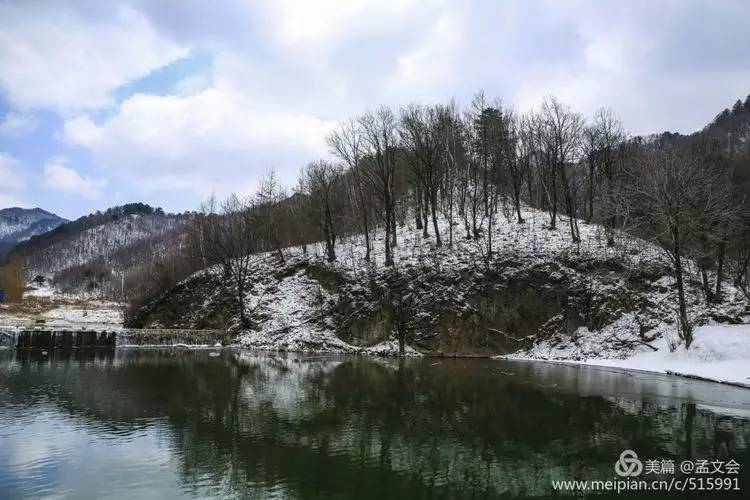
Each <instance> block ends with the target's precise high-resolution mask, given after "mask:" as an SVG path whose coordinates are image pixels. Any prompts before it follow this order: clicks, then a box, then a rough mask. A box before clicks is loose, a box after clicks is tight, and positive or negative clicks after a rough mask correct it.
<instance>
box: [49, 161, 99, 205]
mask: <svg viewBox="0 0 750 500" xmlns="http://www.w3.org/2000/svg"><path fill="white" fill-rule="evenodd" d="M42 175H43V183H44V186H45V187H47V188H49V189H53V190H55V191H62V192H65V193H70V194H77V195H80V196H83V197H84V198H88V199H97V198H99V197H100V196H101V195H102V190H103V188H104V187H105V186H106V185H107V181H106V180H105V179H94V178H92V177H85V176H82V175H81V174H79V173H78V172H77V171H76V170H75V169H73V168H70V167H68V166H67V165H66V164H65V159H63V158H55V159H53V160H51V161H49V162H47V163H46V164H45V165H44V171H43V174H42Z"/></svg>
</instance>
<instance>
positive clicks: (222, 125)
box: [64, 78, 332, 196]
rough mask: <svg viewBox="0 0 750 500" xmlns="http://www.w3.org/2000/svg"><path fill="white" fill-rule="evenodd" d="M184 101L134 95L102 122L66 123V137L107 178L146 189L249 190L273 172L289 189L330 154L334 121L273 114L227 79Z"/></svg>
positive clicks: (202, 193)
mask: <svg viewBox="0 0 750 500" xmlns="http://www.w3.org/2000/svg"><path fill="white" fill-rule="evenodd" d="M218 80H219V83H217V84H214V85H212V86H211V87H209V88H207V89H205V90H202V91H199V92H198V93H195V94H192V95H185V96H174V95H172V96H156V95H145V94H136V95H134V96H132V97H130V98H129V99H127V100H125V101H124V102H123V103H122V104H121V105H120V106H119V108H118V109H117V112H116V113H115V114H114V115H113V116H111V117H110V118H109V119H107V120H106V121H104V122H102V123H100V124H97V123H96V122H94V121H93V120H92V119H91V118H89V117H86V116H79V117H77V118H74V119H70V120H68V121H66V123H65V126H64V137H65V139H66V140H67V141H68V142H70V143H72V144H77V145H81V146H85V147H86V148H88V149H89V150H91V151H92V152H93V154H94V158H95V161H96V163H97V164H98V165H101V166H106V168H107V174H108V175H110V176H112V177H116V178H118V179H120V180H122V181H123V182H131V183H137V184H138V185H139V186H141V187H142V189H145V190H158V189H180V190H184V189H188V190H190V191H192V192H193V193H195V194H197V195H198V196H205V195H206V194H209V193H211V192H213V191H216V192H217V193H221V194H225V193H227V192H229V191H232V190H238V189H245V190H250V189H252V187H253V185H254V183H255V181H257V180H258V179H259V178H260V176H261V175H262V174H263V172H264V171H266V170H267V169H269V168H271V167H275V168H277V169H278V170H279V173H280V175H281V176H282V178H284V179H285V180H286V181H288V182H289V183H291V181H292V179H293V178H294V176H295V175H296V173H297V171H298V170H299V168H300V166H301V165H303V163H304V162H306V161H308V160H310V159H312V158H315V157H319V156H321V155H326V154H327V148H326V145H325V135H326V133H327V132H328V130H330V128H331V126H332V123H330V122H327V121H325V120H321V119H319V118H317V117H315V116H311V115H306V114H303V113H298V112H294V111H291V110H285V109H283V108H279V109H277V110H271V109H269V108H268V106H266V105H263V104H262V103H259V102H257V101H255V100H254V99H253V98H252V97H251V96H250V95H248V94H247V93H246V92H243V90H244V89H240V88H238V87H236V86H234V85H233V84H232V83H231V82H229V81H228V80H227V79H225V78H219V79H218Z"/></svg>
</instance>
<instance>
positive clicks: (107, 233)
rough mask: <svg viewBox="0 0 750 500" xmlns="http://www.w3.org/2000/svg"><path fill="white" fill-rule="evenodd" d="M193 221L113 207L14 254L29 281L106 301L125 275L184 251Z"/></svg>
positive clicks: (28, 243) (158, 212)
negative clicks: (187, 228)
mask: <svg viewBox="0 0 750 500" xmlns="http://www.w3.org/2000/svg"><path fill="white" fill-rule="evenodd" d="M188 219H189V216H188V215H181V214H165V213H164V212H162V211H161V210H160V209H153V208H152V207H149V206H148V205H143V204H131V205H125V206H122V207H114V208H111V209H109V210H107V211H106V212H103V213H101V212H100V213H96V214H91V215H89V216H85V217H81V218H80V219H77V220H76V221H73V222H70V223H67V224H63V225H61V226H59V227H57V228H56V229H55V230H53V231H50V232H48V233H45V234H43V235H40V236H37V237H33V238H31V239H29V240H28V241H26V242H24V243H22V244H21V245H19V246H17V247H16V249H15V250H14V254H16V255H19V256H21V257H22V258H23V268H24V273H25V275H26V277H27V279H29V280H31V279H32V278H33V277H35V276H37V275H41V276H44V277H45V278H48V279H50V280H52V281H53V283H54V284H55V286H56V289H57V290H59V291H65V292H67V293H74V294H75V293H84V292H89V293H91V294H93V295H95V296H99V297H101V296H103V295H106V293H104V292H106V291H107V290H106V289H112V290H115V289H116V290H117V292H120V291H121V286H122V279H123V278H122V276H123V275H125V277H126V278H127V276H128V275H129V274H132V273H135V272H137V271H138V270H140V269H141V268H143V266H147V265H149V264H151V263H153V262H154V259H155V258H156V257H159V256H165V255H168V254H169V253H170V252H173V251H175V250H177V249H179V247H180V242H181V241H182V234H183V229H184V227H185V222H186V221H187V220H188ZM113 298H115V297H113ZM116 298H119V297H116Z"/></svg>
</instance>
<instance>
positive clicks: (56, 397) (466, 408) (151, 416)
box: [0, 350, 750, 498]
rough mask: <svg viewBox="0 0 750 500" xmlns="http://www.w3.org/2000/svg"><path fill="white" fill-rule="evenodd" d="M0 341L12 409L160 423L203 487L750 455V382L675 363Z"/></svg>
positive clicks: (550, 473)
mask: <svg viewBox="0 0 750 500" xmlns="http://www.w3.org/2000/svg"><path fill="white" fill-rule="evenodd" d="M0 356H3V357H0V388H2V390H1V391H0V408H1V409H0V423H4V422H11V421H16V420H17V419H21V420H22V419H23V418H25V417H27V416H29V415H32V414H33V413H34V412H35V411H38V410H39V408H42V407H43V408H53V409H54V412H57V413H59V414H60V416H61V417H62V416H65V417H66V418H67V419H68V420H70V419H72V422H73V424H71V425H74V426H76V427H77V428H80V429H85V430H86V432H89V433H91V434H93V435H106V436H109V437H112V438H113V439H116V440H120V441H121V442H126V441H128V440H135V439H138V437H139V436H141V435H142V433H144V432H148V431H150V430H153V429H158V435H159V436H160V440H159V443H158V444H157V445H158V446H162V447H163V448H165V449H166V450H167V452H168V454H169V457H170V467H172V468H173V469H174V472H175V473H176V475H177V477H179V482H180V489H181V491H182V492H183V493H184V494H192V495H197V496H226V495H229V496H251V497H252V496H257V497H268V496H274V495H278V496H283V497H288V496H291V497H303V498H310V497H313V498H316V497H317V498H354V497H356V498H436V497H438V498H439V497H445V498H487V497H495V496H500V495H502V494H510V495H513V496H525V495H529V496H534V495H548V494H551V493H552V491H551V481H552V480H553V479H602V480H606V479H612V478H613V477H614V472H613V464H614V462H615V460H616V459H617V457H618V456H619V454H620V452H621V451H622V450H624V449H633V450H635V451H636V452H637V453H638V455H639V456H640V457H643V458H644V459H645V458H656V459H662V458H664V459H666V458H674V459H676V460H681V459H683V458H727V457H733V458H735V460H737V461H738V462H740V463H741V464H750V461H749V460H748V458H750V450H749V449H748V443H749V442H750V420H748V416H747V415H748V413H750V412H748V408H750V395H748V394H747V392H750V391H743V390H741V389H732V388H728V387H721V386H716V385H713V384H706V383H699V382H688V381H680V380H676V379H671V378H666V377H658V376H647V375H632V374H631V375H627V374H622V373H613V372H610V371H604V370H595V369H591V368H574V367H565V366H556V365H546V364H521V363H501V362H498V361H491V360H435V359H423V360H418V359H417V360H382V359H371V358H362V357H335V356H311V355H307V356H296V355H271V354H248V353H240V352H234V351H227V350H225V351H222V354H221V355H220V356H218V357H212V356H210V355H209V353H208V352H206V351H179V350H118V351H109V352H107V351H104V352H102V351H85V350H80V351H68V352H57V351H55V352H52V353H51V355H48V356H42V355H41V353H38V352H16V353H14V352H12V351H9V352H6V353H3V354H0ZM727 402H730V404H729V405H728V406H729V408H723V409H721V410H717V409H716V408H718V407H722V406H727ZM27 438H30V439H47V438H49V436H27ZM9 439H12V437H11V436H6V435H0V442H1V441H2V440H9ZM115 450H116V448H115ZM58 458H59V460H65V458H64V457H58ZM0 460H2V452H0ZM86 466H87V467H96V464H88V465H86ZM745 479H746V474H744V473H743V477H742V480H743V481H744V480H745ZM5 480H6V481H10V479H8V478H6V479H5ZM2 481H3V476H2V474H1V473H0V488H1V487H2ZM84 486H85V485H81V487H84ZM70 493H75V492H70ZM113 495H114V496H117V494H116V492H114V493H113ZM73 496H75V495H73Z"/></svg>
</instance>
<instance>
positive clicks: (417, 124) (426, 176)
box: [401, 105, 443, 247]
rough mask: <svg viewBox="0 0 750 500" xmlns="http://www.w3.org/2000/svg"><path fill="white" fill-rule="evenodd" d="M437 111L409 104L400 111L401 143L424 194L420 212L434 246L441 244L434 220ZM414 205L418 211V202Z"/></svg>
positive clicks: (439, 142)
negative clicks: (427, 220) (429, 219)
mask: <svg viewBox="0 0 750 500" xmlns="http://www.w3.org/2000/svg"><path fill="white" fill-rule="evenodd" d="M439 112H440V111H439V108H437V107H427V106H419V105H410V106H408V107H406V108H404V109H402V110H401V127H402V133H401V137H402V142H403V145H404V147H405V148H406V149H407V151H408V152H409V154H410V155H411V157H412V158H413V161H412V162H411V164H412V167H413V169H414V171H415V176H416V179H417V182H418V183H419V187H421V188H422V190H423V191H424V193H425V199H424V200H425V205H424V210H425V212H426V211H428V210H429V213H430V215H431V216H432V226H433V230H434V231H435V245H436V246H438V247H440V246H442V244H443V242H442V240H441V238H440V228H439V227H438V220H437V210H438V208H437V207H438V191H439V188H440V183H441V180H442V172H441V171H440V167H441V166H442V163H441V155H442V153H443V148H442V139H443V137H442V136H441V130H440V126H439ZM417 199H419V195H417ZM417 206H418V208H421V207H420V204H419V202H418V205H417ZM425 234H426V227H425Z"/></svg>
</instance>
